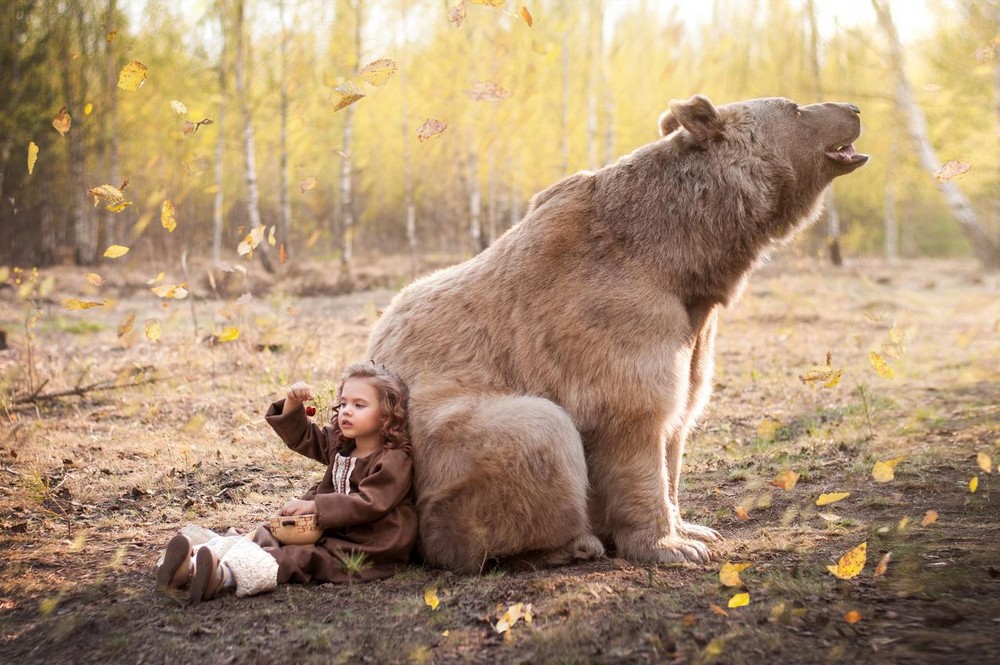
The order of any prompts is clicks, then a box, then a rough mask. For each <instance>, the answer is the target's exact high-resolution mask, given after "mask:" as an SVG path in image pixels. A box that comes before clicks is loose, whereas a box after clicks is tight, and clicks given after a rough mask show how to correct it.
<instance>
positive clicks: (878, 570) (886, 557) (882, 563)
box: [872, 552, 892, 579]
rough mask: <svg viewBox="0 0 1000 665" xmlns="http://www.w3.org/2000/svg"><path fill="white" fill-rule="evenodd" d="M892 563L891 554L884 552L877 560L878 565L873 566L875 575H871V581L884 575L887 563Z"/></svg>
mask: <svg viewBox="0 0 1000 665" xmlns="http://www.w3.org/2000/svg"><path fill="white" fill-rule="evenodd" d="M890 561H892V552H886V553H885V554H883V555H882V558H881V559H879V562H878V565H877V566H875V574H874V575H872V579H876V578H879V577H881V576H882V575H885V571H887V570H889V562H890Z"/></svg>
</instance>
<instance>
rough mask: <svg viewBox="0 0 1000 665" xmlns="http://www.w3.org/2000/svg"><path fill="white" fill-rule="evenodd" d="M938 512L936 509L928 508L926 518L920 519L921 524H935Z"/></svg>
mask: <svg viewBox="0 0 1000 665" xmlns="http://www.w3.org/2000/svg"><path fill="white" fill-rule="evenodd" d="M937 518H938V514H937V511H936V510H928V511H927V513H926V514H924V519H922V520H920V526H927V525H928V524H934V522H937Z"/></svg>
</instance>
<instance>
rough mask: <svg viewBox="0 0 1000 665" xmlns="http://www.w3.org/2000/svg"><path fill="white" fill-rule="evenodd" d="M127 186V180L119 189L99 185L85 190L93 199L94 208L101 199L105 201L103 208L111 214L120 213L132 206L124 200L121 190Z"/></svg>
mask: <svg viewBox="0 0 1000 665" xmlns="http://www.w3.org/2000/svg"><path fill="white" fill-rule="evenodd" d="M127 185H128V180H126V181H125V182H124V183H122V186H121V188H118V187H113V186H112V185H101V186H99V187H92V188H90V189H88V190H87V193H88V194H90V195H91V196H93V197H94V205H95V206H96V205H97V204H98V203H100V202H101V199H104V200H105V201H107V202H108V203H107V205H105V206H104V207H105V208H106V209H107V210H110V211H111V212H121V211H122V210H124V209H125V208H126V207H127V206H130V205H132V202H131V201H129V200H127V199H126V198H125V194H124V192H123V190H124V189H125V187H126V186H127Z"/></svg>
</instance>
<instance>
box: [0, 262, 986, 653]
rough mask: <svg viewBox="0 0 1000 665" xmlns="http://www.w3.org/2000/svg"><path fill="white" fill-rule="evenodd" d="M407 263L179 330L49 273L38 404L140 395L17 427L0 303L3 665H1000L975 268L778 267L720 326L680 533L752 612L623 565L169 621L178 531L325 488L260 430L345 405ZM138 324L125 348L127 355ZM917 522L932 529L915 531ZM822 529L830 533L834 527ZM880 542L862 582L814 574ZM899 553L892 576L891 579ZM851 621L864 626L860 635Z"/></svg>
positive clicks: (322, 279) (64, 273)
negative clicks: (818, 372)
mask: <svg viewBox="0 0 1000 665" xmlns="http://www.w3.org/2000/svg"><path fill="white" fill-rule="evenodd" d="M397 264H398V265H405V262H398V263H397ZM397 264H394V263H393V262H392V261H388V260H387V261H386V262H385V264H384V266H382V267H379V268H376V269H373V270H372V274H370V275H368V276H367V277H366V279H367V280H369V282H370V283H373V284H380V285H383V286H386V287H389V288H382V289H380V290H373V291H361V292H355V293H351V294H347V295H340V296H336V297H304V296H301V295H296V294H299V293H321V292H323V290H324V288H333V287H332V286H331V285H332V284H334V283H335V281H336V276H335V275H327V274H325V273H324V272H323V270H321V269H320V268H316V267H311V268H310V267H306V268H300V269H298V270H297V272H295V273H291V274H287V275H284V276H283V279H279V280H272V281H266V282H265V280H263V279H257V277H256V276H254V275H250V276H249V277H248V279H249V283H251V284H262V285H265V286H266V288H264V287H262V289H261V290H260V291H259V292H258V291H256V290H255V292H254V294H255V297H254V298H253V299H252V300H251V301H250V302H249V303H247V304H242V305H237V304H236V303H235V301H234V298H235V296H234V297H233V298H230V299H229V300H228V301H226V300H215V299H206V296H208V295H210V292H209V291H208V290H206V289H205V288H204V287H201V286H197V287H195V289H194V290H195V295H194V297H193V298H191V299H189V300H187V301H170V302H169V303H168V305H169V306H168V307H165V306H164V303H163V302H162V301H160V300H158V299H156V298H155V297H153V296H151V295H150V294H149V292H148V291H146V290H145V286H144V285H143V284H142V282H143V281H144V279H145V278H144V277H143V276H142V275H139V274H138V272H137V273H136V274H131V273H129V274H125V273H124V272H123V273H122V274H112V275H110V276H108V281H109V283H108V285H107V286H106V287H103V289H104V290H103V291H102V292H101V294H100V295H101V297H105V298H111V299H112V300H113V302H112V303H111V306H109V307H105V308H96V309H91V310H87V311H83V312H74V311H69V310H65V309H63V308H61V307H60V306H59V304H58V303H59V302H61V300H62V298H64V297H82V296H88V295H89V294H88V289H89V288H90V287H85V286H84V285H85V284H86V282H85V281H84V279H83V274H82V273H81V272H79V271H75V270H69V269H59V270H56V271H53V272H54V274H55V276H56V282H55V288H54V291H53V293H52V294H51V295H50V300H51V303H49V304H44V305H43V308H42V315H41V317H40V318H39V319H38V321H37V323H36V324H35V326H34V328H33V339H32V347H33V360H32V373H33V376H34V380H35V384H36V385H37V384H38V383H39V382H40V381H42V380H46V381H47V383H46V384H45V386H44V388H43V389H42V392H43V393H49V392H55V391H59V390H66V389H70V388H73V387H74V386H77V385H87V384H90V383H94V382H99V381H116V382H118V383H124V384H130V383H131V384H133V385H129V386H127V387H123V388H117V389H113V390H104V391H94V392H89V393H87V394H85V395H83V396H81V397H65V398H61V399H57V400H51V401H43V402H41V403H39V404H37V405H30V404H29V405H24V404H21V405H17V404H13V403H12V400H11V398H12V395H13V394H14V393H20V392H23V386H24V385H25V377H26V372H27V358H26V338H25V336H24V334H23V325H24V321H25V318H24V317H25V313H26V312H25V309H24V308H23V306H22V305H21V304H20V303H19V302H18V301H17V300H16V299H15V298H13V297H12V294H11V293H10V291H9V290H7V291H2V292H0V317H2V319H0V320H2V321H3V322H4V323H3V326H2V327H3V328H5V329H6V330H7V331H8V333H9V335H10V338H11V342H12V349H11V350H8V351H2V352H0V390H2V391H3V392H2V395H3V397H2V399H0V402H2V403H0V414H2V415H3V419H4V429H3V431H2V432H0V530H2V531H0V533H2V538H0V661H3V662H20V663H31V662H44V661H55V660H61V661H63V662H99V661H112V662H139V661H146V662H149V661H152V662H160V661H163V660H164V659H166V657H167V654H170V658H171V659H172V662H175V663H188V662H190V663H214V662H240V663H246V662H272V661H273V660H275V658H276V657H277V658H278V659H283V660H286V661H288V662H303V663H309V662H316V663H329V662H357V661H359V660H362V659H365V658H367V659H368V660H369V661H370V662H417V663H420V662H565V663H579V662H671V661H677V662H709V661H712V660H716V661H718V662H774V661H778V660H781V661H782V662H793V663H798V662H816V661H822V660H827V659H829V660H834V661H837V660H847V659H851V660H854V661H859V662H887V661H890V662H902V661H906V662H916V663H921V662H928V663H930V662H941V661H942V660H954V659H955V658H959V659H960V660H969V661H971V660H975V661H979V662H987V661H990V660H996V659H998V658H1000V646H998V644H997V642H996V640H995V637H992V636H995V631H996V620H997V619H1000V601H998V600H997V599H998V598H1000V593H998V592H1000V554H998V553H997V550H996V548H995V544H994V540H995V533H996V529H997V527H998V526H1000V513H998V511H997V509H996V506H995V504H993V503H992V501H991V492H992V489H994V487H993V486H994V485H995V482H996V481H995V479H994V477H993V476H992V475H989V476H988V475H986V474H984V473H982V472H979V471H978V468H977V467H976V461H975V455H976V453H977V452H987V453H990V454H991V455H993V457H994V459H995V460H1000V425H998V421H1000V344H998V343H997V341H998V337H1000V328H998V326H1000V298H998V294H1000V285H998V282H1000V280H998V278H997V276H995V275H994V276H983V275H980V274H979V273H977V272H976V269H975V267H974V266H973V265H971V264H965V263H935V262H920V263H915V264H910V265H906V266H904V267H902V268H900V269H898V270H890V269H888V268H886V267H884V266H882V265H880V264H862V265H858V266H856V267H853V268H848V269H844V270H841V271H834V270H832V269H829V268H827V267H825V266H820V265H816V264H815V263H811V262H805V261H792V260H788V261H786V262H783V263H780V264H776V265H773V266H768V267H766V268H765V269H764V270H762V271H761V273H760V274H759V275H758V276H757V277H756V278H755V280H754V281H753V282H752V284H751V287H750V289H749V291H748V292H747V294H746V296H745V297H744V299H743V301H742V302H741V303H740V304H739V305H738V306H736V307H735V308H734V309H733V310H732V311H730V312H726V313H725V315H724V316H723V319H722V324H721V327H720V338H719V342H718V358H717V361H718V362H717V364H718V371H717V380H716V396H715V399H714V402H713V404H712V406H711V407H710V410H709V413H708V414H707V415H706V418H705V423H704V426H703V427H702V429H700V430H699V431H698V432H696V433H695V435H694V437H693V440H692V442H691V448H690V454H689V455H688V458H687V460H686V465H687V473H686V476H685V483H686V485H685V487H684V488H683V490H682V506H683V508H684V509H685V512H686V513H687V515H688V517H689V518H690V519H694V520H695V521H697V522H700V523H703V524H709V525H711V526H714V527H715V528H717V529H719V530H720V531H722V532H723V533H724V534H725V535H726V536H727V538H728V540H727V541H726V542H725V543H723V544H722V545H721V546H720V547H719V548H718V552H719V554H720V557H721V559H722V560H727V559H728V560H734V561H736V560H739V561H749V562H753V564H754V565H753V567H752V568H750V569H749V570H747V571H745V572H744V573H743V579H744V581H745V583H746V585H747V590H748V591H749V592H750V595H751V604H750V605H749V606H747V607H743V608H739V609H735V610H729V616H728V618H727V617H723V616H721V615H719V614H716V613H714V612H712V611H711V610H710V609H709V604H710V603H714V604H716V605H719V606H722V607H724V606H725V604H726V601H727V600H728V598H729V596H731V595H732V593H733V590H730V589H725V588H723V587H722V586H721V585H720V584H719V583H718V578H717V572H718V565H715V564H713V565H710V566H660V567H643V566H633V565H630V564H628V563H626V562H623V561H621V560H618V559H606V560H603V561H599V562H596V563H594V564H591V565H587V566H577V567H569V568H564V569H557V570H549V571H535V572H527V573H514V572H509V571H502V570H501V571H494V572H492V573H490V574H487V575H484V576H482V577H462V576H456V575H453V574H450V573H447V572H443V571H439V570H432V569H426V568H423V567H419V566H417V567H414V568H412V569H411V570H409V571H407V572H406V573H404V574H402V575H400V576H397V577H396V578H393V579H391V580H387V581H384V582H377V583H372V584H367V585H354V586H351V587H336V586H318V587H298V586H290V587H283V588H279V589H278V590H277V591H276V592H274V593H272V594H268V595H265V596H261V597H258V598H253V599H247V600H237V599H235V598H232V597H226V598H222V599H220V600H218V601H213V602H212V603H208V604H205V605H202V606H199V607H197V608H187V607H185V606H184V604H183V603H180V602H178V600H176V599H174V598H171V597H168V596H164V595H161V594H158V593H157V592H156V591H155V588H154V585H153V576H152V565H153V563H154V561H155V558H156V556H157V553H158V549H159V548H160V547H162V546H163V544H164V543H165V542H166V540H167V539H168V538H169V536H170V535H171V533H172V532H173V531H175V530H176V529H177V527H178V526H180V525H182V524H184V523H186V522H196V523H199V524H203V525H205V526H208V527H212V528H216V529H225V528H227V527H229V526H238V527H242V528H246V527H248V526H250V525H252V524H253V523H255V522H257V521H259V520H261V519H263V518H264V517H266V516H267V515H268V514H270V512H271V511H273V510H274V508H275V507H276V506H277V505H279V504H280V503H282V502H283V501H284V500H285V499H287V498H289V497H291V496H293V495H296V494H297V493H299V492H301V491H302V489H303V488H304V487H305V486H307V485H308V484H310V483H311V482H314V481H315V480H316V479H317V478H318V477H319V475H320V473H321V472H322V470H321V469H319V468H318V467H317V466H316V465H315V464H313V463H311V462H309V461H308V460H304V459H302V458H299V457H297V456H296V455H294V454H293V453H291V452H289V451H287V450H285V449H284V448H283V447H282V446H281V445H280V442H279V441H278V440H277V438H276V437H275V436H274V435H273V434H272V433H271V432H270V431H269V429H268V428H267V427H266V426H265V425H264V423H263V420H262V413H263V410H264V409H265V408H266V406H267V404H268V402H269V401H271V400H272V399H275V398H277V397H279V396H281V395H282V394H283V389H284V387H286V386H287V385H288V384H289V383H290V382H291V381H293V380H296V379H304V380H306V381H310V382H312V383H313V384H314V385H316V386H319V387H329V386H332V384H333V380H334V378H335V377H336V375H337V374H338V372H339V370H340V368H341V367H343V366H344V365H345V364H347V363H348V362H350V361H352V360H354V359H355V358H357V357H358V356H359V355H360V354H361V353H362V352H363V349H364V341H365V340H364V338H365V334H366V332H367V330H368V329H369V327H370V326H371V324H372V322H373V321H374V320H375V318H376V317H377V316H378V311H379V310H380V309H381V308H382V307H384V306H385V304H386V303H387V302H388V299H389V298H390V297H391V295H392V292H393V291H392V288H394V287H395V286H397V285H398V284H399V283H400V281H401V278H399V277H398V276H395V275H393V274H392V272H393V269H394V268H393V266H394V265H397ZM151 272H152V271H151ZM149 276H151V275H149ZM168 281H169V278H168ZM177 281H179V280H177ZM238 287H239V285H238V284H237V288H236V290H239V288H238ZM93 295H96V293H95V294H93ZM128 314H135V320H136V324H135V330H134V331H133V332H132V333H129V334H126V335H124V336H122V337H120V338H119V336H118V335H117V332H116V330H117V328H118V326H119V325H120V324H121V322H122V320H124V319H125V317H126V316H127V315H128ZM151 318H157V319H159V320H160V322H161V326H162V337H161V339H160V341H159V342H158V343H156V344H153V343H150V342H149V341H148V340H146V339H145V337H144V335H143V327H144V323H145V321H146V320H147V319H151ZM195 321H197V326H196V324H195ZM893 323H895V326H896V328H897V330H901V331H903V333H904V342H903V350H904V353H903V355H902V357H901V358H899V359H891V360H890V362H891V363H892V365H893V367H894V369H895V372H896V378H895V379H894V380H892V381H890V380H887V379H884V378H882V377H879V376H877V375H876V374H875V373H874V372H873V370H872V368H871V366H870V364H869V361H868V352H869V351H871V350H879V349H880V348H881V345H882V344H883V343H886V342H888V341H889V338H888V336H889V330H890V328H891V327H892V326H893ZM226 326H237V327H239V329H240V337H239V339H238V340H236V341H233V342H227V343H221V344H211V343H208V342H207V341H206V340H208V339H209V338H210V336H211V333H212V332H213V331H219V330H221V329H222V328H223V327H226ZM827 350H830V351H831V352H832V354H833V364H834V366H836V367H842V368H844V369H845V373H844V377H843V379H842V381H841V384H840V385H839V386H837V387H836V388H833V389H826V390H823V389H820V390H814V389H810V388H808V387H806V386H805V385H803V384H802V383H801V382H800V381H799V380H798V378H797V377H798V375H799V374H801V373H803V372H804V371H805V370H806V369H808V368H809V367H810V366H812V365H816V364H822V362H823V361H824V359H825V355H826V352H827ZM154 380H155V381H154ZM902 455H906V456H907V457H906V459H905V460H904V461H903V462H901V463H900V464H899V465H898V466H897V468H896V479H895V480H894V481H893V482H891V483H888V484H884V485H880V484H877V483H875V482H874V481H872V479H871V477H870V475H869V473H870V470H871V466H872V464H873V463H874V462H875V461H876V460H885V459H889V458H893V457H898V456H902ZM785 469H794V470H795V471H797V472H798V473H799V474H800V479H799V483H798V485H797V486H796V487H795V488H794V489H793V490H791V491H784V490H781V489H778V488H776V487H773V486H771V485H770V481H771V479H772V478H773V477H774V476H775V475H776V474H777V473H778V472H780V471H783V470H785ZM977 472H978V473H979V476H980V488H979V491H978V492H977V493H976V494H970V493H969V492H968V489H967V482H968V480H969V478H971V477H972V476H973V475H975V474H976V473H977ZM831 491H850V492H852V496H851V497H849V498H848V499H847V500H845V501H842V502H840V503H837V504H833V505H831V506H826V507H823V508H817V507H816V506H815V505H814V501H815V497H816V496H817V495H818V494H820V493H822V492H831ZM735 505H742V506H744V507H745V508H747V510H748V511H749V516H750V518H749V520H748V521H746V522H741V521H740V520H739V519H737V517H736V515H735V514H734V512H733V507H734V506H735ZM928 509H934V510H937V511H938V512H939V513H940V517H939V520H938V522H937V523H935V524H933V525H930V526H928V527H923V528H922V527H920V526H919V522H920V519H921V518H922V516H923V515H924V513H925V511H926V510H928ZM820 512H833V513H837V514H838V515H840V516H841V518H842V519H841V521H840V522H838V523H836V524H833V525H831V524H828V523H827V522H825V521H824V520H822V519H821V518H820V517H819V516H818V513H820ZM904 517H909V518H910V523H909V524H908V525H907V526H906V527H905V528H903V529H900V528H899V522H900V520H901V519H902V518H904ZM862 541H867V542H868V545H869V564H868V567H867V568H866V569H865V572H864V573H863V574H862V576H860V577H858V578H856V579H855V580H851V581H838V580H836V579H834V578H833V577H832V576H830V575H829V574H828V573H827V572H826V565H827V564H829V563H833V562H835V561H836V559H837V557H839V556H840V554H842V553H843V552H845V551H846V550H847V549H850V548H851V547H853V546H854V545H856V544H858V543H859V542H862ZM890 550H891V551H892V552H893V562H892V563H891V564H890V567H889V573H888V574H887V575H886V576H884V577H882V578H880V579H878V580H873V579H872V577H871V571H872V569H873V567H874V563H875V561H876V560H877V558H878V557H880V556H881V555H882V554H883V553H884V552H886V551H890ZM431 585H434V586H437V588H438V589H439V596H440V598H441V606H440V607H439V608H438V610H436V611H433V612H432V611H431V610H430V609H429V608H428V607H426V606H425V605H424V603H423V590H424V588H425V587H427V586H431ZM515 602H525V603H532V605H533V610H534V621H533V622H532V623H531V624H530V625H528V624H525V623H523V622H520V623H518V624H516V625H515V626H514V627H513V628H512V629H511V631H510V633H509V635H510V637H509V638H507V639H505V637H504V636H502V635H498V634H496V633H495V631H493V629H492V628H491V623H495V621H496V619H497V616H498V612H500V613H502V610H503V609H505V608H506V607H507V606H508V605H510V604H512V603H515ZM781 604H783V606H782V605H781ZM782 607H783V609H782V610H781V611H778V610H779V609H781V608H782ZM776 608H778V609H776ZM850 609H857V610H858V611H860V612H861V613H862V615H863V617H864V619H863V620H862V621H861V622H860V623H857V624H848V623H846V622H845V621H844V620H843V618H842V617H843V614H844V613H845V612H846V611H848V610H850ZM445 631H447V635H445V634H444V633H445ZM275 644H280V645H282V646H281V651H280V656H275V651H274V649H275Z"/></svg>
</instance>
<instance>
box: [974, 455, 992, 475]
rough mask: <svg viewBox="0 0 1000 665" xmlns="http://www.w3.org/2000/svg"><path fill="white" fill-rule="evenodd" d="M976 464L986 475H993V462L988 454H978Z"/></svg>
mask: <svg viewBox="0 0 1000 665" xmlns="http://www.w3.org/2000/svg"><path fill="white" fill-rule="evenodd" d="M976 464H978V465H979V468H980V469H982V470H983V472H984V473H993V460H992V459H990V456H989V455H987V454H986V453H976Z"/></svg>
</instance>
